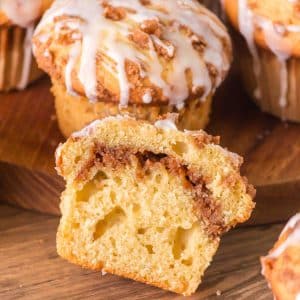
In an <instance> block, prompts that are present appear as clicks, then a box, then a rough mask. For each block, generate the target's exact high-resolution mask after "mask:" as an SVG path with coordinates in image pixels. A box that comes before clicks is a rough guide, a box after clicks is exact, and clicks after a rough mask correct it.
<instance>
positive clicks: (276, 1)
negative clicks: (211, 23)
mask: <svg viewBox="0 0 300 300" xmlns="http://www.w3.org/2000/svg"><path fill="white" fill-rule="evenodd" d="M223 6H224V9H225V12H226V15H227V17H228V19H229V21H230V22H231V24H232V25H233V27H234V28H235V29H236V31H238V32H239V34H237V35H236V36H235V38H234V40H235V46H236V50H237V55H238V57H237V58H238V59H237V61H238V63H239V66H240V69H241V75H242V78H243V81H244V85H245V87H246V90H247V92H248V93H249V94H250V95H251V97H252V98H253V99H254V100H255V101H256V103H257V104H258V105H259V107H260V108H261V109H262V110H263V111H265V112H268V113H271V114H273V115H275V116H277V117H280V118H281V119H283V120H290V121H296V122H299V121H300V85H299V84H298V82H299V80H300V59H299V56H300V3H299V1H286V0H264V1H259V0H223Z"/></svg>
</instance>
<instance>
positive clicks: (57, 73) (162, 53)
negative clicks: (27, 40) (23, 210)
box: [33, 0, 231, 136]
mask: <svg viewBox="0 0 300 300" xmlns="http://www.w3.org/2000/svg"><path fill="white" fill-rule="evenodd" d="M33 42H34V45H35V49H34V53H35V56H36V58H37V61H38V64H39V66H40V67H41V68H42V69H43V70H45V71H46V72H47V73H49V74H50V76H51V79H52V83H53V88H52V91H53V93H54V96H55V102H56V110H57V116H58V121H59V125H60V128H61V131H62V132H63V134H64V135H65V136H69V135H70V134H71V133H72V132H73V131H75V130H79V129H81V128H82V127H84V125H86V124H87V123H89V122H91V121H93V120H95V119H101V118H104V117H106V116H110V115H118V114H124V113H126V114H131V115H133V116H135V117H136V118H138V119H146V120H149V121H151V122H154V121H155V120H156V119H157V118H158V117H160V116H162V115H164V114H166V113H168V112H177V113H179V123H178V124H177V125H178V126H179V127H180V128H186V129H197V128H200V127H204V126H205V124H206V123H207V121H208V118H209V111H210V102H211V97H212V95H213V93H214V91H215V89H216V88H217V87H218V86H219V85H220V83H221V82H222V80H223V79H224V77H225V76H226V74H227V72H228V69H229V67H230V62H231V42H230V38H229V36H228V33H227V31H226V29H225V28H224V26H223V25H222V23H221V22H220V21H219V20H218V19H217V18H216V17H215V16H214V15H213V14H212V13H210V12H209V11H208V10H206V9H205V8H204V7H203V6H201V5H200V4H199V3H198V2H197V1H193V0H187V1H179V0H176V1H174V0H165V1H163V2H162V1H159V0H147V1H141V0H131V1H120V0H106V1H104V0H100V1H96V0H93V1H89V2H88V3H87V2H85V3H83V2H82V1H76V0H71V1H64V0H61V1H55V2H54V4H53V6H52V8H51V9H50V10H49V11H48V12H47V13H46V14H45V16H44V17H43V19H42V21H41V22H40V24H39V26H38V28H37V29H36V32H35V34H34V38H33Z"/></svg>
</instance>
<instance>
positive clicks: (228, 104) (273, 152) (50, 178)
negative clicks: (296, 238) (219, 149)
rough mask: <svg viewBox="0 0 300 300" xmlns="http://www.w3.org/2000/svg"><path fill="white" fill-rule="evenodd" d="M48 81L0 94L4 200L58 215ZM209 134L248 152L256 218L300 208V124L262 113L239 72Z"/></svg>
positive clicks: (220, 99)
mask: <svg viewBox="0 0 300 300" xmlns="http://www.w3.org/2000/svg"><path fill="white" fill-rule="evenodd" d="M49 88H50V83H49V80H48V79H46V78H45V79H42V80H40V81H39V82H37V83H36V84H34V85H32V86H31V87H30V88H28V89H27V90H25V91H22V92H13V93H9V94H0V195H1V197H0V200H4V201H7V202H9V203H12V204H16V205H19V206H21V207H24V208H28V209H33V210H38V211H41V212H46V213H50V214H59V208H58V204H59V195H60V192H61V191H62V189H63V186H64V182H63V180H62V179H61V178H59V177H58V176H57V175H56V173H55V170H54V151H55V148H56V146H57V145H58V144H59V143H60V142H62V141H63V140H64V138H63V137H62V135H61V134H60V132H59V130H58V127H57V123H56V118H55V112H54V106H53V97H52V95H51V93H50V91H49ZM213 106H214V107H213V113H212V116H211V122H210V124H209V126H208V128H207V131H208V132H209V133H212V134H215V135H221V137H222V145H223V146H226V147H228V148H229V149H230V150H232V151H235V152H237V153H239V154H240V155H242V156H244V158H245V163H244V165H243V169H242V172H243V174H244V175H245V176H247V177H248V178H249V181H250V182H251V183H253V184H254V185H255V186H256V188H257V197H256V202H257V207H256V209H255V212H254V214H253V216H252V219H251V223H255V224H258V223H260V224H261V223H272V222H277V221H283V220H286V219H287V218H288V217H289V216H291V215H293V214H294V213H295V212H296V211H300V125H297V124H289V123H282V122H280V121H279V120H277V119H275V118H273V117H271V116H269V115H266V114H263V113H262V112H260V111H259V109H258V108H257V107H256V106H255V105H254V104H253V103H252V102H251V101H250V100H249V99H248V97H247V96H246V95H245V93H244V91H243V88H242V86H241V83H240V81H239V79H238V77H237V76H235V75H231V76H229V78H228V79H227V81H226V82H225V83H224V84H223V86H222V87H221V88H220V89H219V90H218V92H217V95H216V97H215V101H214V105H213Z"/></svg>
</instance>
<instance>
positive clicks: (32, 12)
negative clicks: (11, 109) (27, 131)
mask: <svg viewBox="0 0 300 300" xmlns="http://www.w3.org/2000/svg"><path fill="white" fill-rule="evenodd" d="M51 3H52V1H51V0H26V1H17V0H1V1H0V92H1V91H9V90H11V89H24V88H25V87H26V86H27V85H28V84H29V83H31V82H32V81H34V80H36V79H37V78H39V77H40V76H41V75H42V74H43V73H42V71H41V70H39V69H38V68H37V65H36V63H35V61H34V60H33V56H32V51H31V38H32V36H33V31H34V27H35V24H36V22H37V21H38V20H39V19H40V17H41V16H42V14H43V12H44V11H45V10H46V9H47V8H48V7H49V6H50V5H51Z"/></svg>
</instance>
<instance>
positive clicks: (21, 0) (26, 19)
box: [0, 0, 42, 28]
mask: <svg viewBox="0 0 300 300" xmlns="http://www.w3.org/2000/svg"><path fill="white" fill-rule="evenodd" d="M41 5H42V1H41V0H1V1H0V10H2V11H4V13H5V15H6V16H7V17H8V19H9V20H10V21H11V22H13V23H14V24H15V25H18V26H20V27H23V28H27V27H29V26H31V25H32V23H33V22H34V21H36V20H37V19H38V17H39V16H40V10H41Z"/></svg>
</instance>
